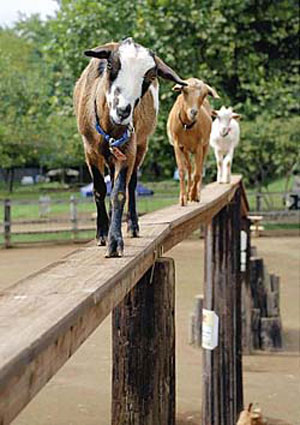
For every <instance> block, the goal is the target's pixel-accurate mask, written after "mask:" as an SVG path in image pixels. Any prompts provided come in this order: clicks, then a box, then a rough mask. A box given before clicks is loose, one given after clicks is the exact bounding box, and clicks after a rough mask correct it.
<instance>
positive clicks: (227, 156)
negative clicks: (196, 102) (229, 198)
mask: <svg viewBox="0 0 300 425" xmlns="http://www.w3.org/2000/svg"><path fill="white" fill-rule="evenodd" d="M211 114H212V116H213V117H216V118H215V120H214V122H213V123H212V128H211V134H210V140H209V144H210V146H211V147H212V148H214V151H215V157H216V161H217V169H218V175H217V182H218V183H230V179H231V165H232V160H233V153H234V149H235V147H236V146H237V145H238V143H239V140H240V125H239V123H238V121H237V120H238V119H239V118H240V115H239V114H236V113H235V112H233V110H232V108H226V107H225V106H222V108H221V109H220V110H219V111H216V110H213V111H212V113H211Z"/></svg>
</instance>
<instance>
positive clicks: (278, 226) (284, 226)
mask: <svg viewBox="0 0 300 425" xmlns="http://www.w3.org/2000/svg"><path fill="white" fill-rule="evenodd" d="M263 226H264V228H265V230H298V231H300V225H299V223H263Z"/></svg>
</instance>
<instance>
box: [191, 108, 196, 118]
mask: <svg viewBox="0 0 300 425" xmlns="http://www.w3.org/2000/svg"><path fill="white" fill-rule="evenodd" d="M197 113H198V111H197V109H191V114H192V115H193V116H194V117H195V116H196V115H197Z"/></svg>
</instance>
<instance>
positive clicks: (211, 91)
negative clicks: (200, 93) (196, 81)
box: [205, 84, 220, 99]
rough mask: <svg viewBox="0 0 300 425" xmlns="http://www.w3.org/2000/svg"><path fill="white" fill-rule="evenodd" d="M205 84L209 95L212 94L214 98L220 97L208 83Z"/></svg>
mask: <svg viewBox="0 0 300 425" xmlns="http://www.w3.org/2000/svg"><path fill="white" fill-rule="evenodd" d="M205 85H206V88H207V90H208V94H209V95H210V96H212V97H213V98H215V99H220V96H219V95H218V93H217V92H216V90H215V89H213V88H212V87H210V86H209V85H208V84H205Z"/></svg>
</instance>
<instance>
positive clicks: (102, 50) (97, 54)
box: [84, 43, 118, 59]
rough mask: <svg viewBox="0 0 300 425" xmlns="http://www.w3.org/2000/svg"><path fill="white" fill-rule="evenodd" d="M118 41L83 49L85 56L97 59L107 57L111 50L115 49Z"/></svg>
mask: <svg viewBox="0 0 300 425" xmlns="http://www.w3.org/2000/svg"><path fill="white" fill-rule="evenodd" d="M117 47H118V43H107V44H104V45H103V46H98V47H96V48H95V49H91V50H85V52H84V54H85V56H89V57H92V58H97V59H108V58H109V56H110V55H111V52H112V51H114V50H116V48H117Z"/></svg>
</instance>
